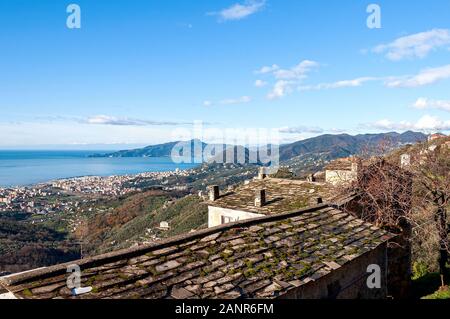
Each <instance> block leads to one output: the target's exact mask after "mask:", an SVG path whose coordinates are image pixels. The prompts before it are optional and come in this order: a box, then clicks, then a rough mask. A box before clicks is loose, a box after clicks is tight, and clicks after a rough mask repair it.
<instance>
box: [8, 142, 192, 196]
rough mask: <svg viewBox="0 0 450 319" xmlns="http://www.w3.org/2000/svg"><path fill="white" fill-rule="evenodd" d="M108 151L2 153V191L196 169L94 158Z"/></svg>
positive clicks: (167, 162) (163, 161)
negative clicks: (66, 180)
mask: <svg viewBox="0 0 450 319" xmlns="http://www.w3.org/2000/svg"><path fill="white" fill-rule="evenodd" d="M105 153H109V152H108V151H104V150H102V151H0V187H3V188H5V187H17V186H31V185H34V184H39V183H44V182H49V181H53V180H57V179H64V178H72V177H81V176H111V175H130V174H139V173H145V172H167V171H174V170H176V169H177V168H178V169H181V170H185V169H190V168H193V167H195V166H196V165H195V164H177V163H174V162H172V160H171V159H170V158H166V157H152V158H150V157H145V158H144V157H135V158H109V157H101V158H93V157H90V155H94V154H105Z"/></svg>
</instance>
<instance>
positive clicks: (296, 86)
mask: <svg viewBox="0 0 450 319" xmlns="http://www.w3.org/2000/svg"><path fill="white" fill-rule="evenodd" d="M411 2H412V3H411ZM71 3H76V4H78V5H79V7H80V8H81V29H69V28H67V26H66V19H67V17H68V16H69V14H68V13H67V12H66V8H67V6H68V5H69V4H71ZM371 3H376V4H378V5H379V7H380V8H381V29H369V28H368V27H367V23H366V20H367V18H368V16H369V13H367V12H366V8H367V6H368V5H369V4H371ZM432 3H433V4H432V5H431V3H430V2H427V1H404V0H396V1H372V2H371V1H361V0H352V1H329V0H302V1H294V0H276V1H275V0H266V1H263V0H248V1H246V0H230V1H229V0H223V1H222V0H215V1H212V0H196V1H181V0H180V1H175V0H164V1H163V0H152V1H141V0H133V1H125V0H115V1H93V0H84V1H83V0H72V1H62V0H39V1H36V0H3V1H1V2H0V26H1V27H0V43H1V47H0V48H1V53H0V57H1V59H0V112H1V113H0V115H1V116H0V136H1V137H2V138H1V139H0V148H11V147H15V148H21V147H23V148H30V147H31V148H33V147H41V146H42V145H44V146H45V147H55V148H56V147H61V145H66V146H65V147H66V148H67V147H68V146H73V147H74V148H84V147H89V145H96V146H97V145H99V144H104V145H107V147H108V148H116V147H118V148H119V147H123V145H124V144H133V145H145V144H153V143H159V142H164V141H168V140H171V138H172V133H173V131H174V130H176V129H179V128H185V129H189V128H190V127H191V126H192V125H190V123H192V122H193V121H203V122H204V123H205V126H207V127H217V128H221V129H223V128H247V127H256V128H280V129H281V132H282V138H283V140H285V141H293V140H298V139H303V138H307V137H311V136H315V135H319V134H324V133H339V132H347V133H350V134H358V133H367V132H382V131H405V130H409V129H413V130H422V131H424V132H434V131H447V132H448V131H449V130H450V90H449V87H450V20H449V19H448V17H449V14H448V13H449V12H450V2H449V1H448V0H433V2H432ZM90 147H92V146H90Z"/></svg>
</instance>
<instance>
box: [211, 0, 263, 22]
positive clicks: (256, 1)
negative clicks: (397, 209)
mask: <svg viewBox="0 0 450 319" xmlns="http://www.w3.org/2000/svg"><path fill="white" fill-rule="evenodd" d="M265 5H266V1H265V0H247V1H245V2H244V3H243V4H240V3H236V4H234V5H232V6H231V7H229V8H226V9H223V10H221V11H219V12H211V13H208V14H209V15H217V16H219V18H220V20H222V21H228V20H241V19H244V18H246V17H248V16H251V15H252V14H255V13H257V12H259V11H261V10H262V9H264V6H265Z"/></svg>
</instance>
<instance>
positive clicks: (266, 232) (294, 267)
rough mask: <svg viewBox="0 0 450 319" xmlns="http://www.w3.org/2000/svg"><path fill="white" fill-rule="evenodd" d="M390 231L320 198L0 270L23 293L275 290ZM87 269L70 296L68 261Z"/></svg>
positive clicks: (227, 295) (249, 293)
mask: <svg viewBox="0 0 450 319" xmlns="http://www.w3.org/2000/svg"><path fill="white" fill-rule="evenodd" d="M392 237H393V236H392V235H391V234H389V233H387V232H385V231H383V230H380V229H378V228H376V227H374V226H373V225H371V224H367V223H364V222H363V221H361V220H359V219H356V218H355V217H353V216H351V215H349V214H347V213H344V212H342V211H339V210H336V209H334V208H332V207H329V206H326V205H321V206H316V207H311V208H308V209H304V210H301V211H296V212H291V213H284V214H278V215H272V216H265V217H262V218H257V219H252V220H245V221H240V222H236V223H232V224H227V225H223V226H219V227H216V228H211V229H206V230H202V231H198V232H195V233H191V234H187V235H182V236H178V237H174V238H171V239H168V240H165V241H162V242H159V243H157V244H152V245H148V246H142V247H136V248H132V249H128V250H122V251H118V252H114V253H109V254H105V255H101V256H97V257H92V258H88V259H84V260H79V261H76V262H73V263H67V264H62V265H57V266H52V267H48V268H43V269H38V270H34V271H30V272H25V273H22V274H16V275H11V276H7V277H3V278H0V287H3V289H6V290H8V291H9V292H12V293H14V295H15V296H16V297H18V298H25V299H50V298H68V299H77V298H81V299H83V298H88V299H97V298H114V299H122V298H126V299H131V298H152V299H156V298H158V299H160V298H176V299H189V298H213V299H214V298H221V299H222V298H224V299H234V298H252V299H254V298H276V297H278V296H281V295H283V294H284V293H286V292H288V291H290V290H291V289H294V288H296V287H300V286H302V285H304V284H306V283H308V282H310V281H314V280H317V279H319V278H321V277H322V276H325V275H327V274H329V273H330V272H332V271H333V270H335V269H338V268H340V267H342V266H343V265H345V264H346V263H348V262H350V261H352V260H354V259H356V258H358V257H360V256H362V255H363V254H365V253H367V252H369V251H371V250H373V249H375V248H376V247H378V246H379V245H381V244H382V243H384V242H386V241H388V240H389V239H391V238H392ZM70 264H77V265H79V266H80V267H81V269H82V287H87V286H89V287H92V288H93V289H92V291H91V292H90V293H87V294H84V295H80V296H72V294H71V291H70V290H69V289H68V288H67V287H66V280H67V276H68V274H67V273H66V271H67V270H66V269H67V266H68V265H70Z"/></svg>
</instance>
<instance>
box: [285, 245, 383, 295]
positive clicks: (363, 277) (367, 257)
mask: <svg viewBox="0 0 450 319" xmlns="http://www.w3.org/2000/svg"><path fill="white" fill-rule="evenodd" d="M386 250H387V245H386V243H384V244H382V245H380V246H379V247H378V248H376V249H375V250H372V251H370V252H368V253H366V254H364V255H362V256H361V257H359V258H357V259H355V260H353V261H351V262H349V263H348V264H346V265H344V266H342V267H340V268H339V269H336V270H334V271H332V272H331V273H329V274H328V275H326V276H323V277H321V278H319V279H318V280H316V281H311V282H309V283H307V284H305V285H303V286H300V287H298V288H297V289H293V290H291V291H289V292H288V293H287V294H285V295H283V296H281V297H280V298H281V299H385V298H386V297H387V295H388V293H387V268H386V265H387V258H386V256H387V252H386ZM372 264H376V265H379V266H380V268H381V288H380V289H378V288H374V289H370V288H369V287H368V286H367V278H368V277H369V276H370V275H371V273H368V272H367V268H368V266H369V265H372Z"/></svg>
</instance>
